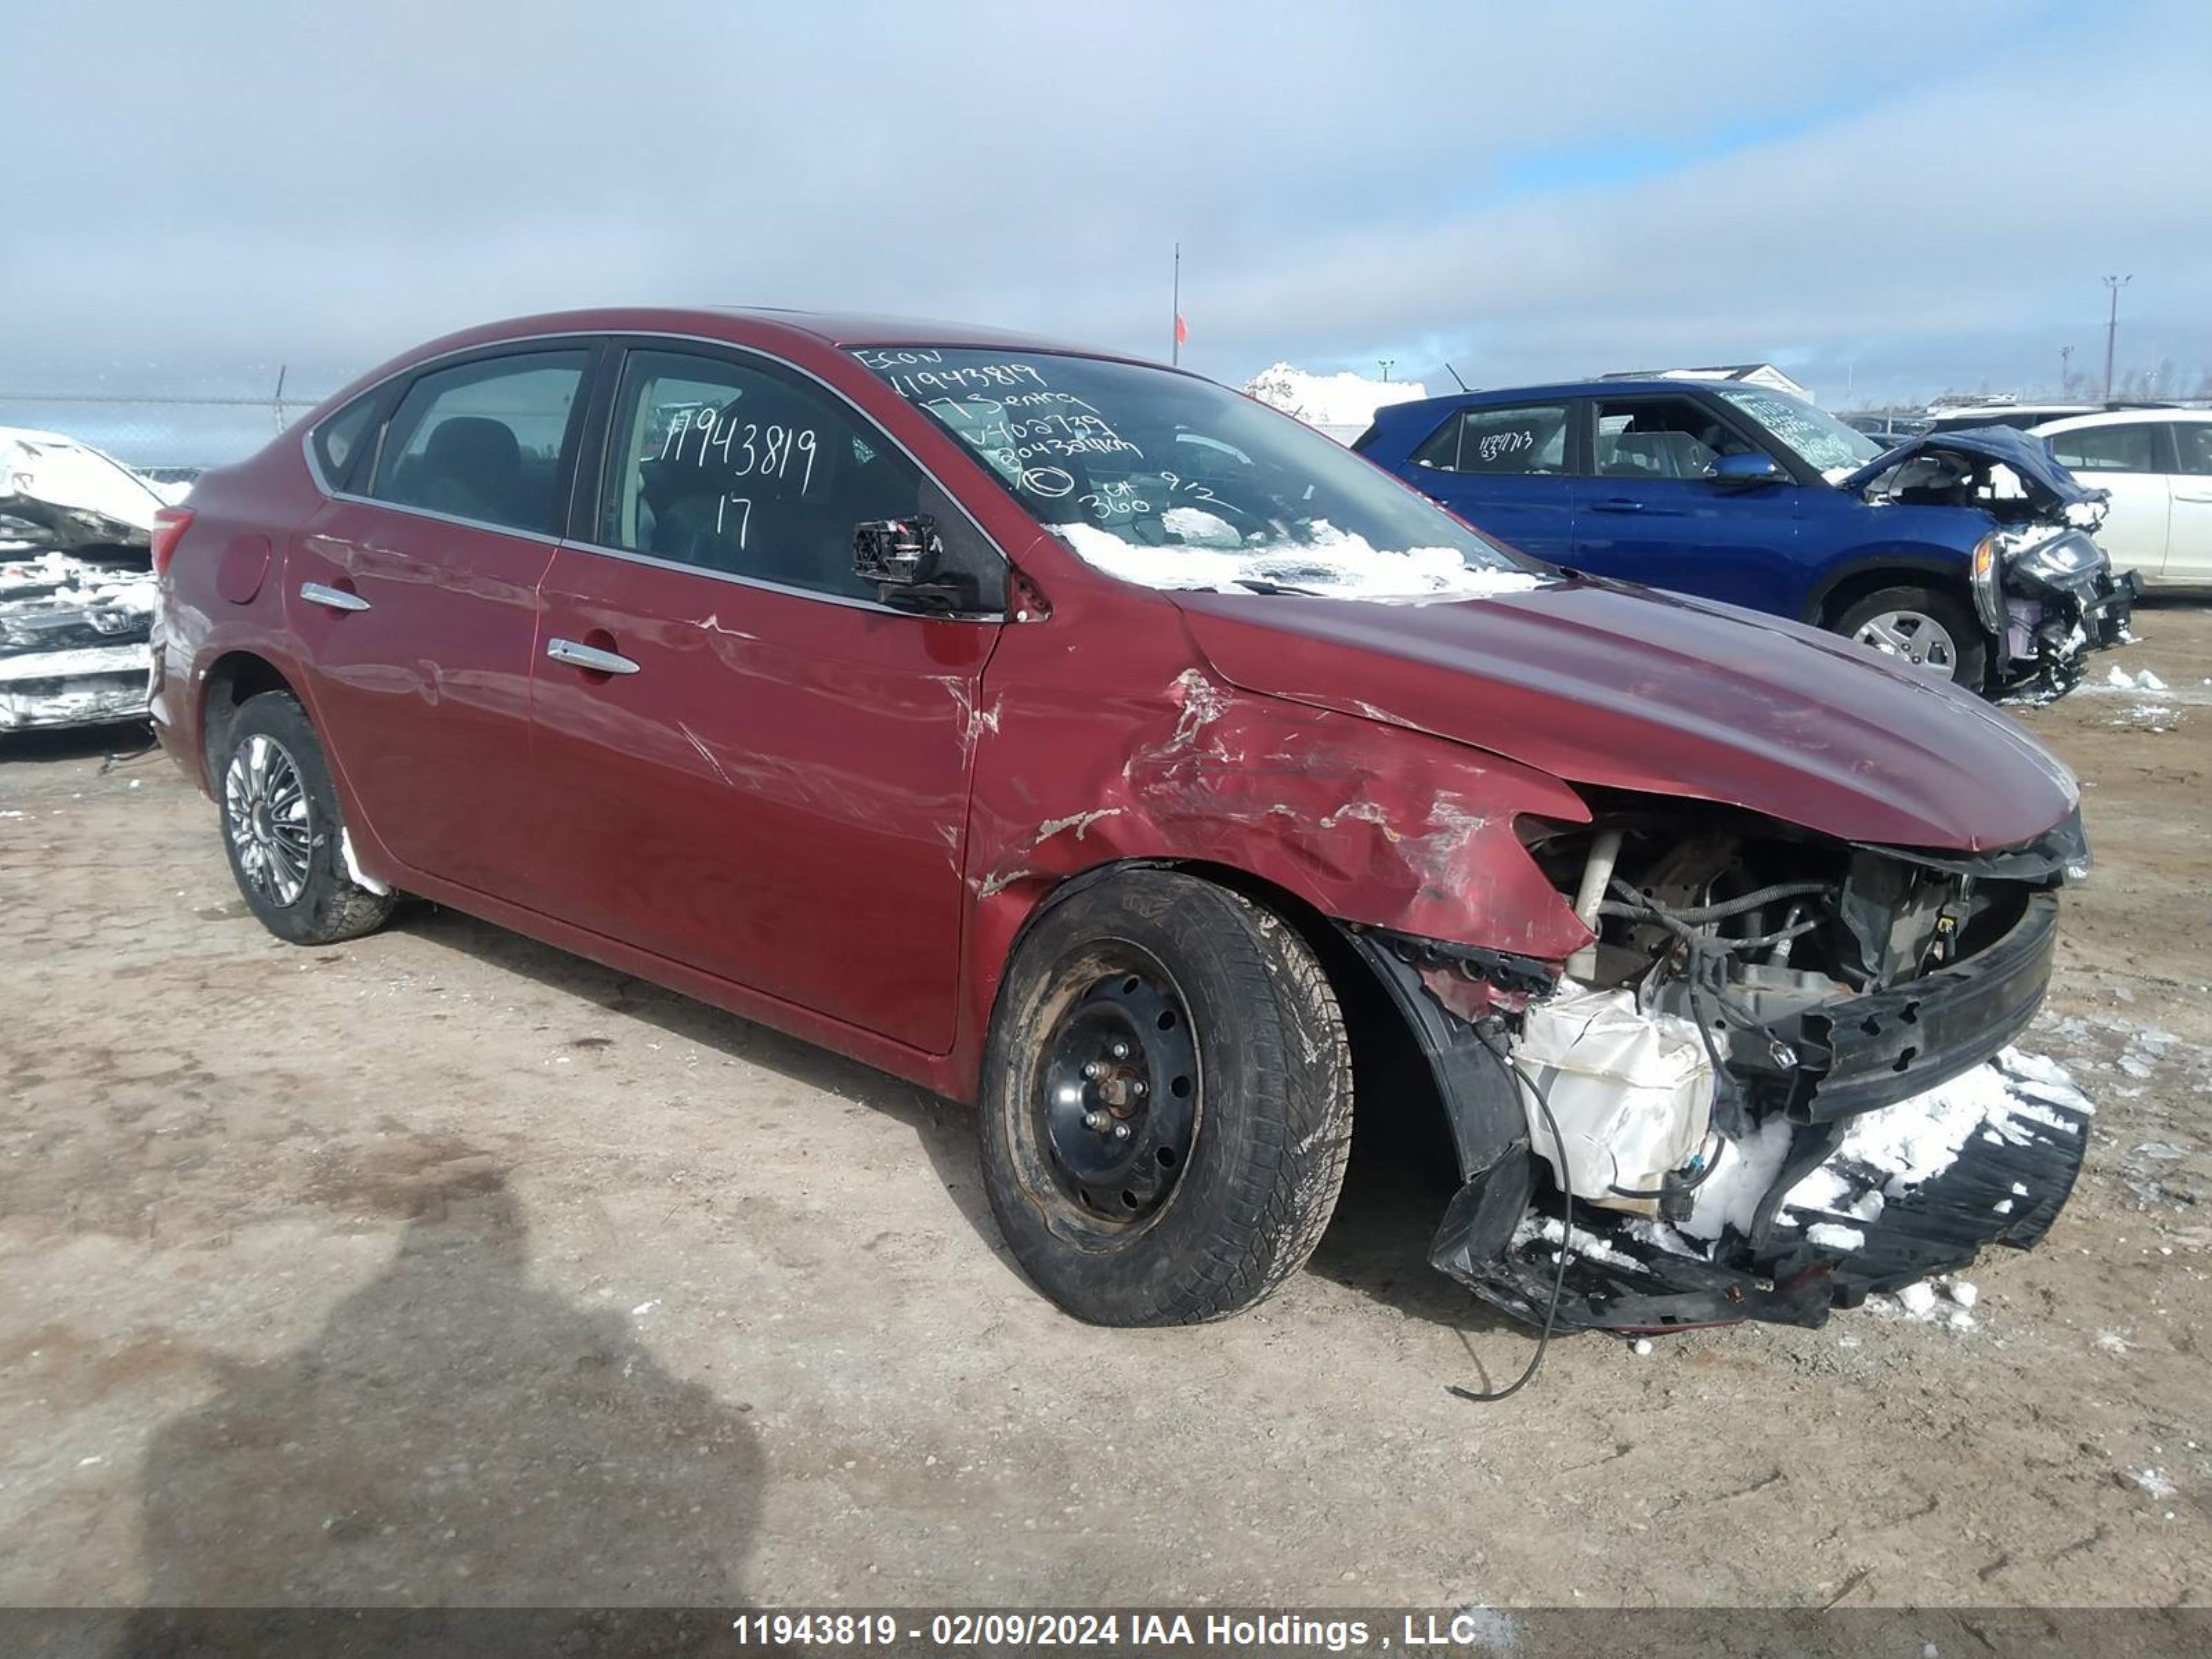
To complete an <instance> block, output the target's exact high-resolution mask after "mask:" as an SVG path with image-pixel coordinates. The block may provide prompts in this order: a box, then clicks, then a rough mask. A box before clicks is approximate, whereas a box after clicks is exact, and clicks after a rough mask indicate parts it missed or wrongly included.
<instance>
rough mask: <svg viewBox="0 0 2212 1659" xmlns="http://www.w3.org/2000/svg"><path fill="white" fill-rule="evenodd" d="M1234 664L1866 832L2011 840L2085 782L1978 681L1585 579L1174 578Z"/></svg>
mask: <svg viewBox="0 0 2212 1659" xmlns="http://www.w3.org/2000/svg"><path fill="white" fill-rule="evenodd" d="M1176 603H1177V604H1178V605H1180V606H1181V607H1182V611H1183V613H1184V615H1185V616H1186V617H1187V618H1188V622H1189V625H1190V628H1191V630H1192V633H1193V635H1194V637H1195V639H1196V641H1197V643H1198V645H1199V647H1200V649H1201V650H1202V651H1204V652H1205V653H1206V657H1207V658H1208V659H1209V660H1210V661H1211V662H1212V664H1213V665H1214V667H1215V669H1216V670H1217V671H1218V672H1219V674H1220V675H1221V676H1222V677H1223V678H1225V679H1226V680H1228V681H1229V682H1230V683H1231V684H1234V685H1237V686H1239V687H1241V688H1243V689H1244V690H1249V691H1257V692H1265V693H1267V694H1269V695H1272V696H1280V697H1287V698H1291V699H1294V700H1296V701H1297V702H1306V703H1311V704H1315V705H1317V706H1320V707H1322V708H1333V709H1339V710H1341V711H1343V712H1345V713H1347V714H1358V715H1363V716H1365V717H1368V718H1370V719H1375V720H1388V721H1390V722H1392V723H1394V724H1396V725H1401V726H1413V727H1415V728H1418V729H1419V730H1422V731H1425V732H1432V733H1434V734H1435V735H1437V736H1438V737H1442V738H1450V739H1452V740H1453V741H1455V742H1458V743H1463V744H1471V745H1473V746H1474V747H1476V748H1479V749H1484V750H1489V751H1491V752H1492V753H1493V754H1497V755H1502V756H1504V757H1507V758H1508V759H1510V760H1514V761H1517V762H1519V763H1522V764H1523V765H1527V766H1533V767H1537V768H1540V769H1542V770H1544V771H1547V772H1549V773H1550V774H1552V775H1553V776H1554V777H1559V778H1563V779H1565V780H1567V781H1570V782H1574V783H1582V784H1591V785H1598V786H1603V787H1613V788H1620V789H1636V790H1644V791H1647V792H1649V793H1654V794H1662V795H1680V796H1690V797H1694V798H1696V799H1705V800H1712V801H1721V802H1727V803H1729V804H1731V805H1738V806H1742V807H1746V808H1748V809H1749V810H1751V811H1756V812H1761V813H1765V814H1766V815H1767V816H1769V817H1775V818H1780V819H1783V820H1784V821H1786V822H1789V823H1796V824H1801V825H1802V826H1804V827H1805V828H1807V829H1814V830H1818V831H1820V832H1821V833H1822V834H1825V835H1830V836H1838V837H1839V838H1840V839H1843V840H1845V841H1852V842H1880V843H1887V844H1889V845H1893V846H1902V847H1924V848H1949V849H1955V850H1960V851H1970V852H1986V851H1990V850H1991V849H1995V848H2007V847H2016V846H2019V845H2021V844H2022V843H2024V842H2028V841H2031V840H2033V839H2034V838H2035V837H2036V836H2039V835H2041V834H2042V833H2043V832H2044V831H2045V830H2047V829H2051V827H2052V826H2053V825H2054V824H2056V823H2058V822H2059V821H2060V820H2061V819H2063V818H2064V817H2066V816H2067V815H2068V814H2069V812H2070V811H2073V809H2074V807H2075V804H2076V802H2077V801H2078V799H2079V798H2080V797H2079V793H2078V789H2077V787H2076V786H2075V781H2074V777H2073V775H2072V774H2071V773H2070V772H2069V771H2068V770H2067V769H2066V768H2065V766H2064V765H2063V763H2061V762H2060V761H2059V760H2058V759H2057V757H2055V756H2053V755H2052V754H2051V752H2050V750H2047V749H2045V747H2044V746H2043V745H2042V744H2040V743H2039V742H2037V741H2036V739H2035V738H2033V737H2031V736H2029V735H2028V733H2027V732H2026V731H2024V730H2022V729H2021V726H2019V725H2018V724H2017V723H2016V722H2015V721H2014V720H2011V719H2010V718H2009V717H2008V716H2007V715H2005V714H2001V713H2000V712H1998V711H1997V710H1996V709H1995V708H1990V706H1989V705H1988V704H1987V703H1985V702H1983V701H1982V700H1981V699H1980V698H1978V697H1977V696H1972V694H1970V693H1968V692H1966V691H1962V690H1958V689H1957V688H1956V687H1954V686H1953V685H1951V684H1948V682H1943V681H1940V680H1936V679H1934V678H1929V676H1927V675H1924V674H1922V673H1918V672H1916V671H1912V670H1910V669H1907V668H1905V667H1902V666H1897V667H1893V666H1891V665H1888V664H1887V663H1886V662H1884V661H1883V660H1882V659H1881V658H1879V657H1877V656H1875V654H1874V653H1870V652H1868V651H1865V650H1863V649H1862V648H1861V647H1857V646H1853V645H1850V644H1847V643H1846V642H1844V641H1841V640H1838V639H1837V638H1835V637H1834V636H1833V635H1826V634H1822V633H1820V632H1818V631H1817V630H1815V629H1809V628H1805V627H1802V626H1800V625H1798V624H1796V623H1788V622H1783V621H1780V620H1778V619H1776V618H1774V617H1762V616H1759V615H1757V614H1755V613H1753V612H1751V611H1741V610H1738V609H1736V608H1735V607H1734V606H1732V605H1717V604H1712V603H1710V602H1708V601H1705V600H1699V599H1686V598H1682V597H1680V596H1678V595H1674V594H1662V593H1653V592H1646V591H1644V590H1643V589H1639V588H1635V587H1630V586H1623V585H1620V584H1617V583H1613V582H1607V581H1598V580H1591V579H1589V578H1576V579H1573V580H1566V581H1560V582H1555V583H1551V584H1548V585H1547V586H1543V587H1540V588H1536V589H1534V590H1531V591H1529V592H1522V593H1511V594H1502V595H1499V596H1497V597H1494V598H1487V599H1462V600H1456V601H1452V602H1448V603H1425V604H1395V605H1394V604H1375V603H1362V602H1357V601H1346V600H1335V599H1309V598H1303V597H1299V596H1296V595H1291V594H1277V595H1270V596H1261V595H1256V594H1255V595H1249V596H1243V595H1231V594H1213V593H1178V594H1177V595H1176Z"/></svg>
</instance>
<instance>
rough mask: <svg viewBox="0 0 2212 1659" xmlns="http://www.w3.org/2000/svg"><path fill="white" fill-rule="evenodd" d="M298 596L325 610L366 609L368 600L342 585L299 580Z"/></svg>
mask: <svg viewBox="0 0 2212 1659" xmlns="http://www.w3.org/2000/svg"><path fill="white" fill-rule="evenodd" d="M300 597H301V599H305V600H306V601H307V603H308V604H309V605H321V606H322V607H323V608H324V609H325V610H326V611H366V610H368V600H367V599H363V598H362V596H361V595H360V594H358V593H349V592H346V591H345V590H344V589H343V588H342V587H325V586H323V585H322V584H321V583H320V582H301V584H300Z"/></svg>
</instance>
